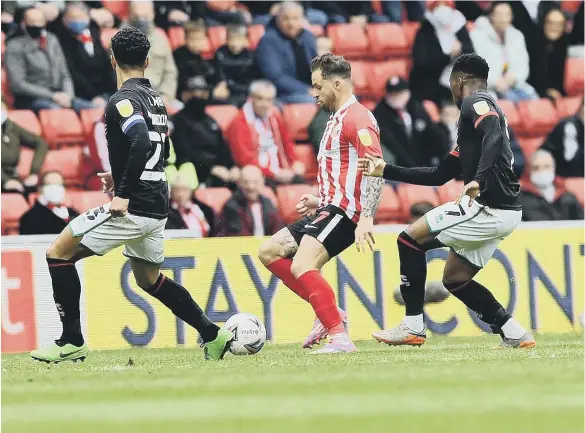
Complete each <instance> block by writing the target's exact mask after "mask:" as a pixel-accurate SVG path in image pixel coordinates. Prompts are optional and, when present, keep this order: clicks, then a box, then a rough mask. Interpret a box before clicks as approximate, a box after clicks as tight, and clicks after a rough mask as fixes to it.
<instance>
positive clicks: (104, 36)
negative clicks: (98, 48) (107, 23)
mask: <svg viewBox="0 0 585 433" xmlns="http://www.w3.org/2000/svg"><path fill="white" fill-rule="evenodd" d="M121 3H122V2H121ZM100 32H101V33H100V39H101V40H102V45H103V46H104V48H105V49H106V50H108V49H110V46H111V45H112V38H113V37H114V35H115V34H116V33H117V32H118V29H108V28H102V29H101V30H100Z"/></svg>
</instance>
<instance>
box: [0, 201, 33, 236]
mask: <svg viewBox="0 0 585 433" xmlns="http://www.w3.org/2000/svg"><path fill="white" fill-rule="evenodd" d="M28 207H29V206H28V203H27V202H26V200H25V199H24V197H23V195H22V194H7V193H4V192H3V193H2V234H5V235H9V234H17V233H18V220H20V217H21V216H22V214H24V213H25V212H26V211H27V210H28Z"/></svg>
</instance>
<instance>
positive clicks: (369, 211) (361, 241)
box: [355, 177, 384, 253]
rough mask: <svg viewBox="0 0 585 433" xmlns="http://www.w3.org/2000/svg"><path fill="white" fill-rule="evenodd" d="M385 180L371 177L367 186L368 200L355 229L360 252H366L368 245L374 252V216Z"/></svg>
mask: <svg viewBox="0 0 585 433" xmlns="http://www.w3.org/2000/svg"><path fill="white" fill-rule="evenodd" d="M383 187H384V179H381V178H376V177H371V178H369V179H368V183H367V186H366V200H365V201H364V203H363V204H362V206H363V208H362V213H361V215H360V220H359V221H358V224H357V227H356V229H355V246H356V248H357V250H358V251H362V252H364V253H365V252H366V243H367V245H368V246H369V247H370V250H371V251H374V244H375V243H376V241H375V239H374V215H375V214H376V211H377V210H378V206H379V205H380V199H381V198H382V189H383Z"/></svg>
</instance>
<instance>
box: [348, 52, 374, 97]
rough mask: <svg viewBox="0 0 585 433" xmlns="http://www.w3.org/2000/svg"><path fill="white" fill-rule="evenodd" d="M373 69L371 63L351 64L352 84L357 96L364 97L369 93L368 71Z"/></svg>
mask: <svg viewBox="0 0 585 433" xmlns="http://www.w3.org/2000/svg"><path fill="white" fill-rule="evenodd" d="M370 69H371V63H369V62H363V61H361V60H354V61H353V62H351V82H352V84H353V90H354V92H355V94H356V95H358V96H363V95H367V94H368V93H369V91H368V71H369V70H370Z"/></svg>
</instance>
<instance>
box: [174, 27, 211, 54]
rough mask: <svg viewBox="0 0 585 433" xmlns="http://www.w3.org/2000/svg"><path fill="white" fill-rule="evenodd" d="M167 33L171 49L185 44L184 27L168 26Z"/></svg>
mask: <svg viewBox="0 0 585 433" xmlns="http://www.w3.org/2000/svg"><path fill="white" fill-rule="evenodd" d="M167 35H168V37H169V42H170V44H171V49H172V50H173V51H174V50H176V49H177V48H179V47H181V46H183V45H185V29H184V28H183V27H178V26H173V27H169V30H168V31H167ZM208 45H209V43H208Z"/></svg>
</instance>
